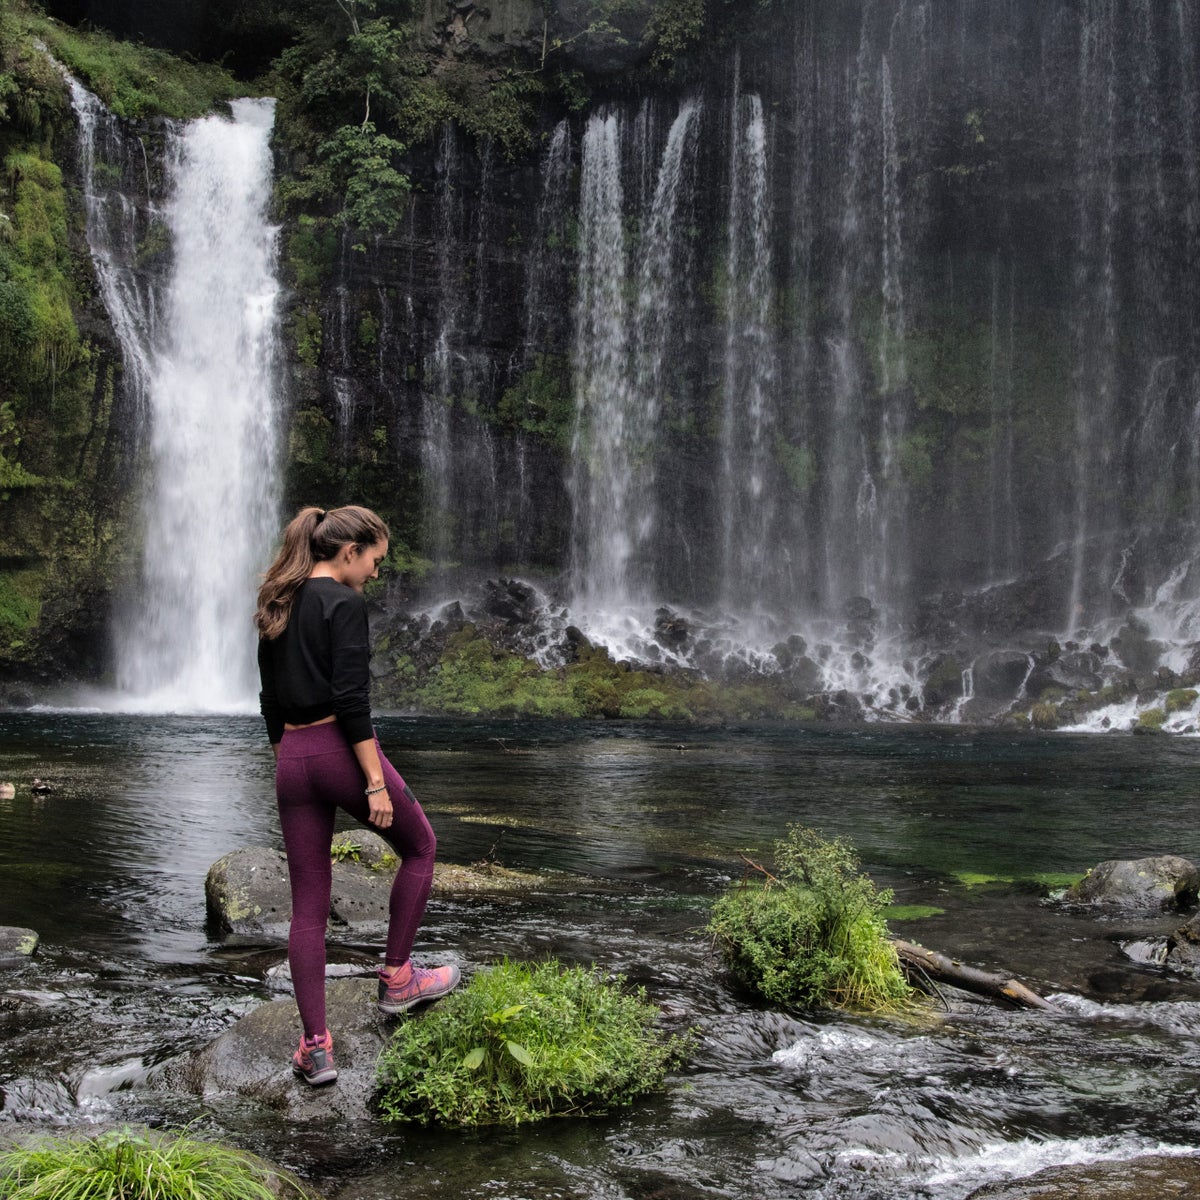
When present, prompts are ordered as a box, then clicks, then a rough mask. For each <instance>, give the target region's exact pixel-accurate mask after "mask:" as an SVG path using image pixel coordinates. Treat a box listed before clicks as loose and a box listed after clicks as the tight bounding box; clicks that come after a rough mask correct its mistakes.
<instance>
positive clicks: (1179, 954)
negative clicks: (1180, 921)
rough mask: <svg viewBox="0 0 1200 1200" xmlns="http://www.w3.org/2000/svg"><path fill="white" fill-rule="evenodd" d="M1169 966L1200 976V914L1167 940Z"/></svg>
mask: <svg viewBox="0 0 1200 1200" xmlns="http://www.w3.org/2000/svg"><path fill="white" fill-rule="evenodd" d="M1166 962H1167V965H1168V966H1172V967H1175V968H1177V969H1180V970H1184V971H1190V972H1191V973H1192V974H1193V975H1196V976H1200V914H1197V915H1196V916H1194V917H1193V918H1192V919H1191V920H1190V921H1189V922H1188V923H1187V924H1186V925H1181V926H1180V927H1179V928H1178V929H1177V930H1175V932H1174V933H1173V934H1171V936H1170V937H1169V938H1167V953H1166Z"/></svg>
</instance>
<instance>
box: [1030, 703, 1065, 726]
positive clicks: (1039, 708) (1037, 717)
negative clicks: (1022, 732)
mask: <svg viewBox="0 0 1200 1200" xmlns="http://www.w3.org/2000/svg"><path fill="white" fill-rule="evenodd" d="M1029 720H1030V721H1031V723H1032V724H1033V727H1034V728H1035V729H1057V728H1058V709H1057V708H1055V707H1054V705H1053V704H1047V703H1045V702H1043V703H1041V704H1035V705H1034V706H1033V708H1032V709H1030V712H1029Z"/></svg>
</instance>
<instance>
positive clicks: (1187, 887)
mask: <svg viewBox="0 0 1200 1200" xmlns="http://www.w3.org/2000/svg"><path fill="white" fill-rule="evenodd" d="M1197 892H1200V869H1198V868H1197V867H1196V864H1195V863H1193V862H1191V861H1189V860H1188V859H1186V858H1181V857H1179V855H1177V854H1160V855H1156V856H1154V857H1151V858H1136V859H1107V860H1105V861H1104V862H1102V863H1100V864H1098V865H1097V866H1095V867H1093V868H1092V870H1090V871H1089V872H1088V873H1087V875H1085V876H1084V877H1083V879H1081V880H1080V881H1079V882H1078V883H1077V884H1075V885H1074V887H1071V888H1069V889H1068V891H1067V894H1066V899H1067V900H1068V901H1072V902H1075V903H1082V904H1097V905H1105V906H1112V907H1117V908H1130V909H1177V908H1185V907H1186V906H1188V905H1189V904H1194V903H1195V902H1196V897H1197Z"/></svg>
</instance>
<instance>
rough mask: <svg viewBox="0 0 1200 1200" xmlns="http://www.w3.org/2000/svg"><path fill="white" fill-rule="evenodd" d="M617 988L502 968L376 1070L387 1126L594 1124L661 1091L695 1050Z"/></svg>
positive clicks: (394, 1043) (563, 974) (578, 971)
mask: <svg viewBox="0 0 1200 1200" xmlns="http://www.w3.org/2000/svg"><path fill="white" fill-rule="evenodd" d="M623 984H624V980H623V978H622V977H621V976H619V975H616V976H609V975H605V974H604V973H603V972H601V971H599V970H585V969H584V968H582V967H572V968H564V967H562V966H560V965H559V964H558V963H556V962H553V961H551V962H546V963H539V964H529V963H517V962H504V963H501V964H499V965H498V966H495V967H492V968H491V969H489V970H486V971H482V972H480V973H479V974H477V975H476V976H475V977H474V978H473V979H472V980H471V982H470V983H469V984H468V985H467V986H466V987H464V988H462V989H461V990H460V991H457V992H455V993H453V994H452V995H450V996H448V997H447V998H446V999H445V1000H443V1001H441V1002H440V1003H439V1004H438V1005H437V1007H436V1008H433V1009H431V1010H429V1011H428V1012H426V1013H424V1014H423V1015H421V1016H419V1017H410V1018H408V1019H407V1020H406V1021H404V1023H403V1024H402V1025H401V1026H400V1027H399V1028H398V1029H397V1030H396V1032H395V1034H393V1036H392V1040H391V1042H390V1043H389V1044H388V1045H387V1047H386V1048H385V1049H384V1052H383V1054H382V1056H381V1057H380V1061H379V1070H378V1075H379V1083H380V1089H381V1090H380V1108H381V1110H382V1113H383V1115H384V1117H385V1118H386V1119H387V1120H390V1121H416V1122H419V1123H421V1124H430V1123H438V1124H442V1125H450V1126H467V1125H518V1124H525V1123H527V1122H530V1121H538V1120H541V1119H543V1118H546V1117H553V1116H595V1115H598V1114H601V1113H604V1112H607V1111H608V1110H609V1109H612V1108H615V1107H618V1106H621V1105H627V1104H629V1103H631V1102H632V1101H633V1100H634V1098H635V1097H637V1096H639V1095H641V1094H642V1093H644V1092H648V1091H651V1090H653V1089H655V1088H657V1087H659V1086H660V1085H661V1084H662V1081H663V1079H664V1077H665V1076H666V1073H667V1071H668V1070H669V1069H670V1067H671V1066H672V1065H674V1064H675V1063H677V1062H678V1061H681V1060H682V1058H683V1057H684V1055H685V1054H686V1053H687V1050H688V1048H689V1045H690V1038H688V1037H684V1036H678V1035H677V1036H672V1037H667V1036H665V1035H664V1034H663V1033H662V1032H661V1031H660V1030H659V1029H658V1028H657V1020H658V1015H659V1014H658V1009H657V1008H656V1007H655V1006H654V1005H653V1004H651V1003H649V1002H648V1001H647V999H646V996H645V992H644V991H643V990H641V989H639V990H637V991H635V992H632V993H631V992H629V991H627V990H625V988H624V987H623V986H622V985H623Z"/></svg>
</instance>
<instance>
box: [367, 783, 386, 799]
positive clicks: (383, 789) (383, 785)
mask: <svg viewBox="0 0 1200 1200" xmlns="http://www.w3.org/2000/svg"><path fill="white" fill-rule="evenodd" d="M386 791H387V784H386V783H381V784H380V785H379V786H378V787H374V788H367V789H366V793H367V795H368V796H378V795H379V793H380V792H386Z"/></svg>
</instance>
